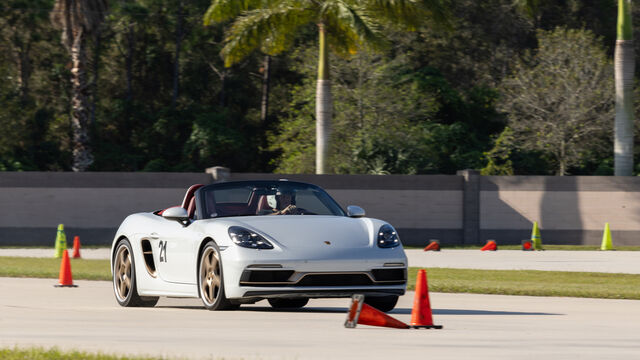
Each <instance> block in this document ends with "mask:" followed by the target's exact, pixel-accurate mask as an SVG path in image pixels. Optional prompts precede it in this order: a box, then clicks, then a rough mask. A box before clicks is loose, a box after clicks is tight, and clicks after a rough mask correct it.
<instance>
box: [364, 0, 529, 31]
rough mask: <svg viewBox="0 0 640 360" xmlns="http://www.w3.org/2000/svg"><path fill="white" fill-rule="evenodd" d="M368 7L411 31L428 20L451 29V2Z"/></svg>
mask: <svg viewBox="0 0 640 360" xmlns="http://www.w3.org/2000/svg"><path fill="white" fill-rule="evenodd" d="M532 1H535V0H532ZM368 7H369V8H370V9H371V11H372V12H374V14H375V16H377V17H378V18H380V19H385V20H386V21H387V22H389V23H390V24H393V25H396V26H401V27H404V28H405V29H407V30H410V31H415V30H417V29H418V28H419V27H420V26H422V25H423V24H424V23H425V19H427V18H428V19H430V20H431V21H433V22H434V23H436V24H438V25H439V26H440V27H442V28H445V29H449V28H451V11H450V8H451V7H450V6H449V0H370V1H369V4H368Z"/></svg>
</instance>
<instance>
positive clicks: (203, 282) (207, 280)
mask: <svg viewBox="0 0 640 360" xmlns="http://www.w3.org/2000/svg"><path fill="white" fill-rule="evenodd" d="M221 280H222V279H221V274H220V255H219V254H218V252H217V251H216V249H214V248H213V247H208V248H207V249H206V250H205V251H204V254H203V255H202V263H201V264H200V290H201V291H202V300H203V301H204V302H205V303H206V304H207V305H209V306H211V305H213V304H214V303H215V302H216V299H218V295H219V294H220V284H221V282H222V281H221Z"/></svg>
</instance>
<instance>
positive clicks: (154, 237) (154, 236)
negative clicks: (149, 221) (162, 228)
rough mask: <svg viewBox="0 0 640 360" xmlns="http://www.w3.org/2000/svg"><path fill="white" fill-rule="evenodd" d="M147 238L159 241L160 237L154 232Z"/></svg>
mask: <svg viewBox="0 0 640 360" xmlns="http://www.w3.org/2000/svg"><path fill="white" fill-rule="evenodd" d="M149 237H150V238H152V239H154V240H157V239H160V235H158V233H155V232H152V233H151V234H150V235H149Z"/></svg>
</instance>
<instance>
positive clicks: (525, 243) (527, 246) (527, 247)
mask: <svg viewBox="0 0 640 360" xmlns="http://www.w3.org/2000/svg"><path fill="white" fill-rule="evenodd" d="M522 251H533V242H532V241H531V240H529V239H527V240H522Z"/></svg>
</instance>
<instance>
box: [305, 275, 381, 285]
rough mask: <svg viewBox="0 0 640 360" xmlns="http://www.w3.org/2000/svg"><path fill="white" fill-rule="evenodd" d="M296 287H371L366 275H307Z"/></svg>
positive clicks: (369, 279)
mask: <svg viewBox="0 0 640 360" xmlns="http://www.w3.org/2000/svg"><path fill="white" fill-rule="evenodd" d="M296 285H297V286H358V285H373V281H371V278H370V277H369V276H367V275H366V274H307V275H305V276H304V277H303V278H302V279H300V281H298V283H297V284H296Z"/></svg>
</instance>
